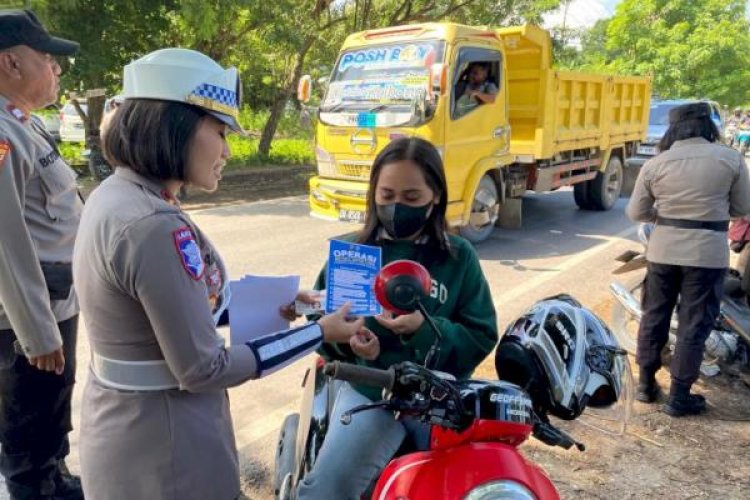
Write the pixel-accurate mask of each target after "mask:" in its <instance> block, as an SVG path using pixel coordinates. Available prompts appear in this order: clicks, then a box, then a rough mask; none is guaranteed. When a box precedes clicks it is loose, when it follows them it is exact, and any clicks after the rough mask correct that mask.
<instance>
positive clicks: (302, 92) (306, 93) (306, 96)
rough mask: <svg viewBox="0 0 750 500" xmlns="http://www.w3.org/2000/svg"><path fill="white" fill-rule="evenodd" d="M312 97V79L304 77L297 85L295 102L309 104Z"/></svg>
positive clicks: (308, 76) (307, 76)
mask: <svg viewBox="0 0 750 500" xmlns="http://www.w3.org/2000/svg"><path fill="white" fill-rule="evenodd" d="M311 95H312V77H311V76H310V75H305V76H303V77H302V78H300V79H299V83H298V84H297V100H298V101H299V102H310V96H311Z"/></svg>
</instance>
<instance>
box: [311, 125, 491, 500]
mask: <svg viewBox="0 0 750 500" xmlns="http://www.w3.org/2000/svg"><path fill="white" fill-rule="evenodd" d="M367 200H368V201H367V218H366V220H365V226H364V229H363V230H362V231H360V232H359V233H357V234H355V235H353V236H352V237H350V238H349V239H350V240H352V241H356V242H358V243H362V244H367V245H375V246H379V247H381V249H382V257H383V259H382V261H383V264H387V263H389V262H392V261H394V260H400V259H409V260H414V261H417V262H420V263H421V264H422V265H424V266H425V267H426V268H427V270H428V271H429V272H430V275H431V277H432V290H431V293H430V296H429V298H427V299H426V300H425V304H424V305H425V308H426V309H427V311H428V313H429V314H430V316H432V318H433V319H434V321H435V323H436V324H437V326H438V328H439V329H440V332H441V334H442V341H441V343H440V350H439V355H438V356H437V358H436V359H435V360H433V366H432V368H434V369H436V370H440V371H443V372H447V373H450V374H452V375H454V376H455V377H457V378H458V379H464V378H468V377H469V376H470V375H471V373H472V372H473V371H474V369H475V368H476V367H477V365H479V363H480V362H481V361H482V360H483V359H484V358H485V357H486V356H487V355H488V354H489V353H490V352H491V351H492V349H493V348H494V347H495V344H496V343H497V339H498V333H497V319H496V316H495V308H494V305H493V303H492V297H491V295H490V289H489V286H488V284H487V281H486V279H485V278H484V275H483V273H482V269H481V267H480V265H479V259H478V258H477V256H476V254H475V253H474V250H473V248H472V247H471V245H470V244H469V243H468V242H467V241H466V240H464V239H462V238H460V237H458V236H453V235H449V234H448V230H447V224H446V220H445V212H446V207H447V201H448V200H447V185H446V181H445V173H444V171H443V163H442V160H441V158H440V155H439V154H438V152H437V150H436V149H435V148H434V147H433V146H432V145H431V144H430V143H429V142H427V141H425V140H423V139H419V138H404V139H398V140H396V141H393V142H392V143H390V144H389V145H388V146H386V147H385V148H384V149H383V151H381V152H380V154H379V155H378V157H377V158H376V159H375V162H374V163H373V166H372V171H371V174H370V188H369V192H368V194H367ZM325 271H326V270H325V268H324V269H323V271H322V272H321V273H320V276H319V277H318V281H317V283H316V289H324V288H325V287H326V283H325V276H326V272H325ZM365 325H366V327H367V328H365V329H364V330H363V331H362V332H361V333H360V334H359V335H357V336H356V337H353V338H352V340H351V341H350V342H349V343H348V344H335V345H333V344H329V345H326V346H325V347H324V348H323V349H322V350H321V354H322V355H323V356H324V357H325V358H326V359H328V360H333V359H338V360H343V361H346V362H349V363H357V364H362V365H367V366H373V367H376V368H388V367H389V366H391V365H393V364H396V363H400V362H402V361H413V362H416V363H424V360H425V356H426V355H427V352H428V351H429V349H430V346H431V345H432V343H433V342H434V339H435V338H434V333H433V332H432V331H431V329H430V327H429V325H428V324H427V322H426V321H425V318H424V317H423V315H422V313H420V312H419V311H417V312H414V313H411V314H406V315H401V316H398V315H396V314H394V313H392V312H390V311H384V312H383V314H381V315H379V316H374V317H370V318H367V319H366V320H365ZM378 399H380V393H379V391H378V390H373V389H372V388H369V387H364V386H362V387H360V386H356V387H353V386H350V385H348V384H344V385H343V387H342V389H341V390H340V391H339V393H338V395H337V398H336V403H335V405H334V409H333V414H332V416H331V427H330V429H329V430H328V433H327V434H326V438H325V441H324V443H323V446H322V448H321V450H320V454H319V455H318V458H317V460H316V462H315V465H314V467H313V470H312V471H311V472H310V473H309V474H308V475H307V476H306V477H305V479H304V480H303V482H302V484H301V485H300V488H299V491H298V497H299V498H300V499H320V498H337V499H339V498H341V499H344V498H346V499H349V498H352V499H355V498H360V495H361V494H362V493H363V491H365V490H366V489H367V488H368V486H369V485H370V484H371V483H372V481H373V480H374V479H375V478H376V477H377V475H378V473H379V472H380V471H381V470H382V468H383V467H384V466H385V465H386V464H387V463H388V461H390V459H391V458H392V457H393V455H394V454H395V453H396V451H397V450H398V449H399V447H400V446H401V444H402V442H403V440H404V438H405V437H407V435H408V436H410V437H411V438H412V439H414V441H415V443H416V444H417V446H418V447H426V446H427V433H426V426H424V425H422V424H419V423H418V422H415V421H413V420H409V419H404V420H395V419H394V416H393V413H392V412H388V411H386V410H382V409H377V410H371V411H367V412H363V413H359V414H357V415H356V416H355V417H354V418H353V419H352V421H351V424H349V425H346V426H344V425H342V424H341V423H340V416H341V414H342V413H344V412H345V411H347V410H349V409H351V408H353V407H355V406H358V405H360V404H366V403H369V402H372V401H374V400H378Z"/></svg>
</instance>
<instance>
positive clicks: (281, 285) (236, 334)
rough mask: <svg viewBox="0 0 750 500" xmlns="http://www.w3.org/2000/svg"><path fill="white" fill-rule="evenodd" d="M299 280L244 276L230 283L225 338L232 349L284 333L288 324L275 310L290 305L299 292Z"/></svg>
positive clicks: (285, 277)
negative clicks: (227, 329)
mask: <svg viewBox="0 0 750 500" xmlns="http://www.w3.org/2000/svg"><path fill="white" fill-rule="evenodd" d="M299 280H300V278H299V276H253V275H247V276H245V277H243V278H242V279H240V280H237V281H232V282H231V285H230V286H231V289H232V302H231V304H230V306H229V338H230V343H231V344H232V345H238V344H244V343H245V342H247V341H249V340H251V339H254V338H257V337H262V336H264V335H268V334H269V333H274V332H278V331H281V330H286V329H288V328H289V322H288V321H287V320H285V319H284V318H282V317H281V315H280V314H279V308H280V307H281V306H283V305H285V304H290V303H292V302H293V301H294V298H295V297H296V296H297V291H298V290H299Z"/></svg>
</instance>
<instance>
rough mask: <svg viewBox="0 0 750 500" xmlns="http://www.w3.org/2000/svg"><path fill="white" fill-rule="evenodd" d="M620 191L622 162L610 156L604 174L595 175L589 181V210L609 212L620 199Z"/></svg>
mask: <svg viewBox="0 0 750 500" xmlns="http://www.w3.org/2000/svg"><path fill="white" fill-rule="evenodd" d="M621 191H622V160H620V158H619V157H618V156H614V155H612V156H610V157H609V163H608V164H607V168H606V169H605V170H604V172H599V173H598V174H596V177H595V178H594V180H592V181H591V190H590V191H589V195H590V198H589V201H590V203H591V208H590V210H600V211H604V210H609V209H610V208H612V207H613V206H614V205H615V203H616V202H617V200H618V199H619V198H620V192H621Z"/></svg>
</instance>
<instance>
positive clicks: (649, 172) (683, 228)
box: [627, 102, 750, 417]
mask: <svg viewBox="0 0 750 500" xmlns="http://www.w3.org/2000/svg"><path fill="white" fill-rule="evenodd" d="M669 123H670V126H669V129H668V130H667V132H666V134H665V135H664V138H663V139H662V141H661V143H660V144H659V148H660V150H661V152H660V154H659V155H657V156H656V157H654V158H653V159H652V160H649V161H648V162H647V163H646V164H645V165H644V166H643V169H642V170H641V172H640V174H639V176H638V179H637V181H636V186H635V190H634V191H633V194H632V197H631V199H630V203H629V204H628V208H627V213H628V215H629V216H630V218H631V219H633V220H635V221H641V222H655V223H656V227H655V229H654V231H653V233H652V235H651V238H650V240H649V243H648V249H647V253H646V258H647V260H648V274H647V276H646V281H645V284H644V289H643V318H642V319H641V324H640V330H639V332H638V349H637V355H636V361H637V362H638V365H639V367H640V381H639V386H638V391H637V394H636V398H637V399H638V400H640V401H643V402H646V403H652V402H655V401H656V400H657V399H658V397H659V393H660V389H659V386H658V385H657V383H656V379H655V375H656V372H657V371H658V370H659V368H660V367H661V352H662V349H663V348H664V346H665V345H666V343H667V340H668V338H669V327H670V321H671V318H672V312H673V311H674V309H675V306H676V304H677V301H678V297H679V308H678V319H679V327H678V330H677V342H676V344H675V350H674V355H673V358H672V362H671V366H670V374H671V377H672V384H671V387H670V391H669V399H668V401H667V403H666V405H665V406H664V411H665V412H666V413H667V414H669V415H671V416H675V417H679V416H684V415H691V414H697V413H700V412H702V411H703V410H705V399H704V398H703V397H702V396H700V395H696V394H691V393H690V388H691V386H692V385H693V383H694V382H695V381H696V380H697V379H698V374H699V369H700V364H701V361H702V359H703V346H704V343H705V341H706V339H707V338H708V335H709V334H710V333H711V328H712V327H713V324H714V321H715V320H716V317H717V316H718V314H719V303H720V299H721V295H722V289H723V283H724V277H725V274H726V269H727V267H728V266H729V246H728V243H727V229H728V227H729V220H730V217H741V216H744V215H746V214H748V213H750V181H748V171H747V167H746V165H745V160H744V159H743V158H742V156H741V155H740V154H739V153H738V152H737V151H735V150H733V149H731V148H729V147H727V146H724V145H721V144H717V142H718V141H719V138H720V136H719V130H718V129H717V127H716V125H715V124H714V122H713V121H712V120H711V109H710V107H709V106H708V104H706V103H702V102H700V103H691V104H685V105H682V106H678V107H676V108H674V109H672V110H671V111H670V113H669Z"/></svg>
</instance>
